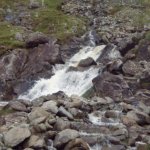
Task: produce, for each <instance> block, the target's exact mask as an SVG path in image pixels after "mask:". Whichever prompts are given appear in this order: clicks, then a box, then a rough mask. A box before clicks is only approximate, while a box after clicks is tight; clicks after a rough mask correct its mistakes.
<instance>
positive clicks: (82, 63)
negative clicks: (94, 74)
mask: <svg viewBox="0 0 150 150" xmlns="http://www.w3.org/2000/svg"><path fill="white" fill-rule="evenodd" d="M92 65H96V62H95V61H94V60H93V58H91V57H88V58H86V59H82V60H81V61H80V62H79V64H78V66H80V67H89V66H92Z"/></svg>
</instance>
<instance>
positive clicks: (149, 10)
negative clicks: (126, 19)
mask: <svg viewBox="0 0 150 150" xmlns="http://www.w3.org/2000/svg"><path fill="white" fill-rule="evenodd" d="M134 21H135V25H136V26H137V27H143V26H144V25H148V24H150V7H148V6H147V7H145V8H143V9H142V12H141V13H140V14H139V15H137V16H135V19H134Z"/></svg>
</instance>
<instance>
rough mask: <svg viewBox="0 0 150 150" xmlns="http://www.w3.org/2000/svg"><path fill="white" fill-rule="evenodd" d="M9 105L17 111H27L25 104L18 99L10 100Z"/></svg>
mask: <svg viewBox="0 0 150 150" xmlns="http://www.w3.org/2000/svg"><path fill="white" fill-rule="evenodd" d="M9 106H10V107H11V108H12V109H14V110H17V111H27V108H26V106H25V105H24V104H23V103H21V102H19V101H11V102H9Z"/></svg>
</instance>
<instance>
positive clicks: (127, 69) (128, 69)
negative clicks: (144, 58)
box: [122, 60, 141, 76]
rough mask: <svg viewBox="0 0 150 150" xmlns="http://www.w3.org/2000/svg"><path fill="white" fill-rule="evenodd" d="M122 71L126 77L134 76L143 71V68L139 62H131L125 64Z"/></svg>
mask: <svg viewBox="0 0 150 150" xmlns="http://www.w3.org/2000/svg"><path fill="white" fill-rule="evenodd" d="M122 70H123V72H124V73H125V74H126V75H131V76H134V75H136V74H137V73H139V72H140V71H141V68H140V66H139V64H138V63H137V62H133V61H131V60H129V61H127V62H126V63H125V64H123V67H122Z"/></svg>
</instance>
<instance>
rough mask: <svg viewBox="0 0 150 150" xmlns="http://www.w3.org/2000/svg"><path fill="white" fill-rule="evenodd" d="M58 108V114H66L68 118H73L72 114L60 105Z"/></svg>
mask: <svg viewBox="0 0 150 150" xmlns="http://www.w3.org/2000/svg"><path fill="white" fill-rule="evenodd" d="M58 110H59V111H58V113H59V114H61V115H63V116H66V117H67V118H68V119H70V120H73V115H72V114H71V113H70V112H68V111H67V110H66V109H65V108H64V107H62V106H61V107H59V109H58Z"/></svg>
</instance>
